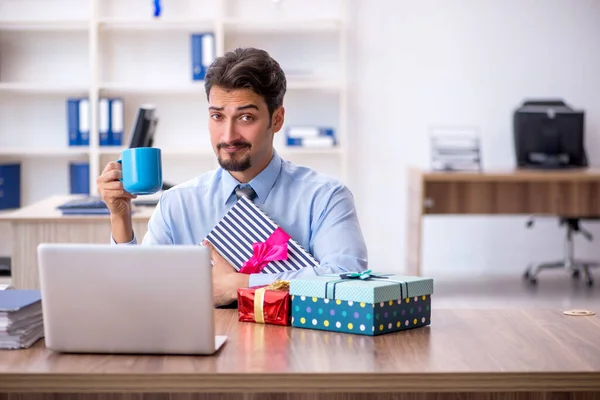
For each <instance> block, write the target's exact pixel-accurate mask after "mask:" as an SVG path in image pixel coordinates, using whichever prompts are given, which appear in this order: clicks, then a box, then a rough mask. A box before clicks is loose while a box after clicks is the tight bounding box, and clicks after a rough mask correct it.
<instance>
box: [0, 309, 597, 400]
mask: <svg viewBox="0 0 600 400" xmlns="http://www.w3.org/2000/svg"><path fill="white" fill-rule="evenodd" d="M215 317H216V332H217V334H224V335H228V336H229V339H228V341H227V343H226V344H225V346H224V347H223V348H222V349H221V350H220V352H218V353H217V354H216V355H215V356H197V357H192V356H136V355H116V356H110V355H61V354H56V353H52V352H50V351H48V350H47V349H45V347H44V346H43V341H40V342H38V343H37V344H36V345H34V347H33V348H31V349H27V350H17V351H14V350H13V351H0V393H5V395H4V397H3V395H2V394H0V398H2V399H3V400H9V399H10V400H12V399H25V398H27V397H28V396H27V395H26V394H34V393H35V394H40V393H45V394H47V396H42V395H39V396H37V397H34V398H35V399H39V400H41V399H50V398H51V397H50V394H56V393H80V394H82V393H85V394H87V396H86V397H84V398H89V399H92V398H93V399H99V398H102V397H104V398H109V397H110V398H111V399H114V400H116V399H118V398H123V397H127V398H136V399H142V398H144V399H145V398H148V399H150V398H152V399H167V398H179V396H181V398H187V399H189V398H192V397H190V395H189V394H190V393H204V394H205V396H198V397H193V398H198V399H208V398H211V399H212V398H213V397H211V396H210V395H209V394H215V393H220V394H221V396H220V397H219V396H217V397H215V398H217V399H255V398H259V397H258V395H259V394H267V393H268V394H271V396H269V397H268V398H269V399H278V398H291V399H321V398H328V399H329V398H335V399H345V398H348V399H351V398H352V399H353V398H361V399H375V398H385V399H422V398H425V394H432V393H436V394H437V395H436V397H435V398H436V399H439V400H445V399H462V398H465V399H466V398H470V399H471V398H472V399H477V398H482V399H483V398H485V399H490V398H494V399H501V398H510V399H513V400H518V399H543V398H545V396H546V395H547V396H548V398H555V397H556V398H559V397H558V396H556V395H554V393H558V392H562V393H563V394H562V397H560V398H563V397H564V398H569V397H568V395H569V394H572V393H575V392H577V393H578V395H577V397H574V398H580V399H587V398H590V399H591V398H596V399H597V398H598V396H600V339H599V338H600V336H599V335H598V332H600V318H599V317H598V316H592V317H568V316H564V315H563V314H562V312H561V311H553V310H549V311H544V310H535V311H534V310H532V311H520V310H497V311H487V310H460V311H453V310H434V311H433V315H432V325H431V326H429V327H425V328H420V329H415V330H411V331H404V332H397V333H393V334H388V335H383V336H378V337H368V336H358V335H350V334H342V333H334V332H323V331H316V330H308V329H300V328H291V327H280V326H274V325H260V324H253V323H245V322H238V321H237V313H236V311H235V310H216V315H215ZM286 392H288V393H295V395H294V396H291V397H286V396H285V395H282V393H286ZM495 392H501V393H495ZM9 393H10V394H9ZM119 393H121V394H123V393H127V394H128V396H125V395H122V396H119V395H118V394H119ZM134 393H137V394H141V393H144V394H145V396H142V395H135V397H134ZM226 393H227V394H228V395H227V396H225V394H226ZM342 393H345V395H341V394H342ZM415 393H420V394H418V395H417V394H415ZM473 393H478V394H480V396H477V397H474V394H473ZM492 393H494V395H493V397H491V396H492ZM17 394H20V395H19V396H18V395H17ZM92 394H94V395H92ZM102 394H104V396H102ZM151 394H153V395H152V396H151ZM169 394H171V395H172V397H169ZM176 394H179V396H176ZM185 394H187V396H186V395H185ZM276 394H281V395H279V396H278V395H276ZM351 394H353V395H351ZM358 394H362V397H358V396H359V395H358ZM377 394H379V395H377ZM550 394H553V395H552V396H550Z"/></svg>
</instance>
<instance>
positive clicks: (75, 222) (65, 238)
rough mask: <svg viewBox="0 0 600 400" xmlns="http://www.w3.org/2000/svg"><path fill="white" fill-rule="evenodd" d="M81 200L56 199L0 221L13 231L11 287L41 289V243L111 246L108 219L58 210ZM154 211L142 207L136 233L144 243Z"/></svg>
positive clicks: (135, 223) (135, 216)
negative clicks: (39, 251)
mask: <svg viewBox="0 0 600 400" xmlns="http://www.w3.org/2000/svg"><path fill="white" fill-rule="evenodd" d="M80 197H82V196H77V195H76V196H54V197H50V198H48V199H46V200H43V201H41V202H39V203H36V204H32V205H31V206H28V207H23V208H21V209H19V210H16V211H13V212H9V213H3V214H1V215H0V221H4V222H10V225H11V229H12V237H13V241H12V242H13V243H12V261H11V273H12V286H14V287H15V288H18V289H39V279H38V267H37V246H38V245H39V244H40V243H58V242H65V243H110V221H109V217H108V215H66V216H65V215H62V214H61V212H60V211H59V210H57V209H56V207H57V206H59V205H61V204H63V203H65V202H67V201H69V200H71V199H76V198H80ZM153 211H154V207H139V208H136V212H135V213H134V214H133V229H134V230H135V233H136V236H137V238H138V240H139V241H140V242H141V240H142V239H143V237H144V235H145V234H146V231H147V230H148V220H149V219H150V216H151V215H152V212H153Z"/></svg>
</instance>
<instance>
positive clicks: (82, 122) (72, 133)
mask: <svg viewBox="0 0 600 400" xmlns="http://www.w3.org/2000/svg"><path fill="white" fill-rule="evenodd" d="M89 114H90V102H89V99H87V98H69V99H67V131H68V135H69V146H89V145H90V115H89Z"/></svg>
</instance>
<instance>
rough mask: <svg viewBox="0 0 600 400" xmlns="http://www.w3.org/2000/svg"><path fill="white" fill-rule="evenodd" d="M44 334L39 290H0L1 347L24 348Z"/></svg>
mask: <svg viewBox="0 0 600 400" xmlns="http://www.w3.org/2000/svg"><path fill="white" fill-rule="evenodd" d="M43 336H44V320H43V316H42V299H41V294H40V291H39V290H17V289H7V290H0V349H24V348H27V347H30V346H31V345H33V344H34V343H35V342H37V341H38V340H39V339H41V338H42V337H43Z"/></svg>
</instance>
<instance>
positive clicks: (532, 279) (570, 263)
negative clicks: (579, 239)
mask: <svg viewBox="0 0 600 400" xmlns="http://www.w3.org/2000/svg"><path fill="white" fill-rule="evenodd" d="M584 219H585V220H598V219H600V217H590V218H560V219H559V224H560V226H563V225H566V229H567V231H566V234H565V242H564V255H563V259H562V260H559V261H554V262H545V263H542V264H538V265H535V266H529V267H528V268H527V270H525V274H524V275H523V278H524V279H526V280H527V281H529V283H530V284H532V285H535V284H536V283H537V275H538V274H539V273H540V272H541V271H542V270H545V269H555V268H564V270H565V271H566V272H568V273H570V274H571V276H572V277H573V278H574V279H577V278H579V277H580V276H581V273H583V277H584V279H585V284H586V285H587V286H589V287H591V286H593V285H594V280H593V279H592V276H591V274H590V268H591V267H597V266H600V262H596V261H582V260H577V259H575V256H574V251H573V250H574V249H573V248H574V246H573V235H574V234H576V233H581V234H582V235H583V236H584V237H585V238H586V239H587V240H590V241H591V240H592V239H593V236H592V234H591V233H590V232H588V231H586V230H585V229H583V228H582V227H581V226H580V221H581V220H584ZM532 226H533V218H531V219H529V220H528V221H527V227H528V228H531V227H532Z"/></svg>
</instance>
